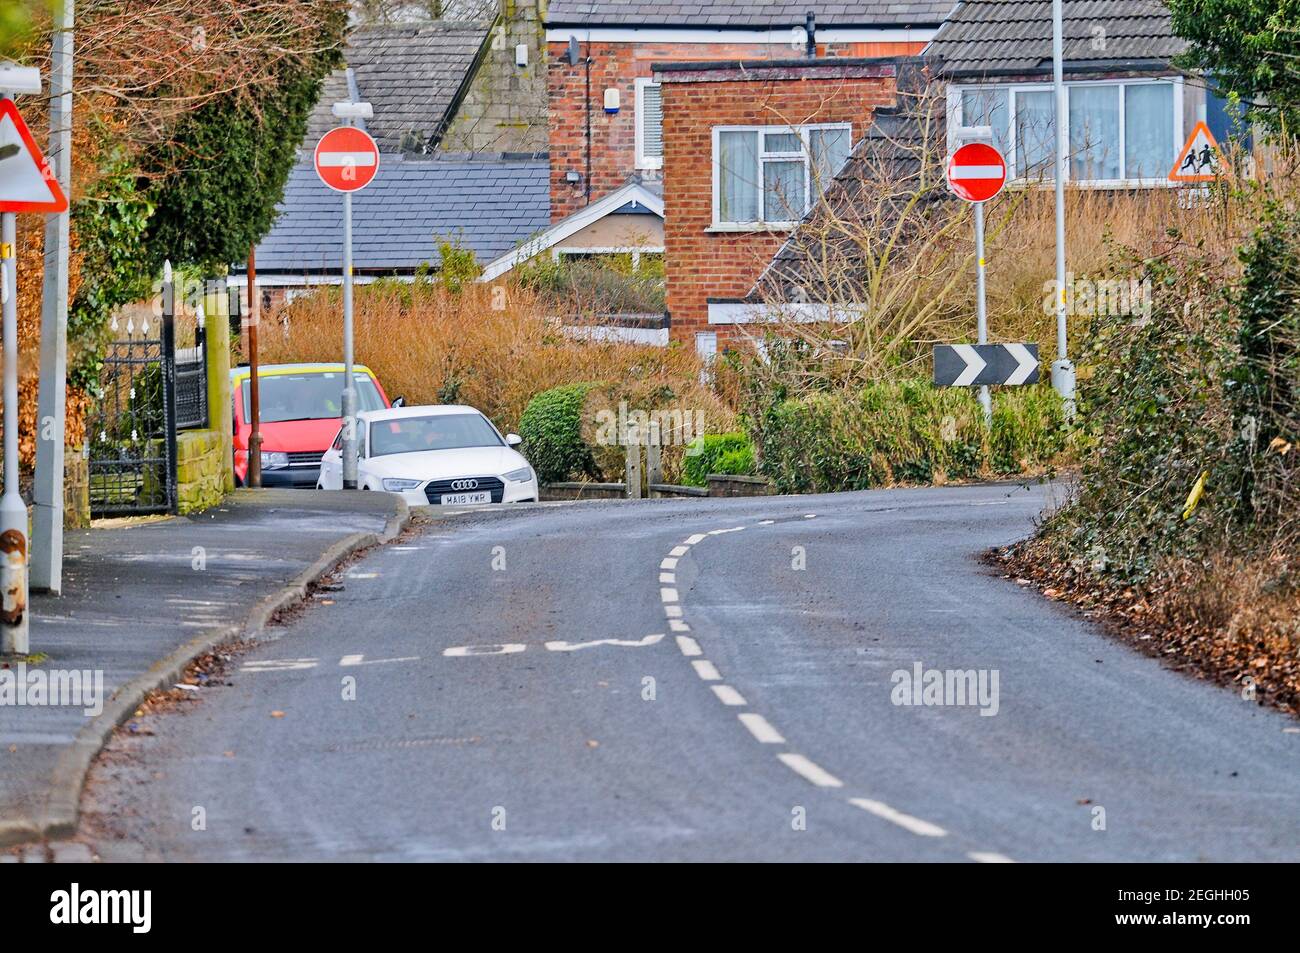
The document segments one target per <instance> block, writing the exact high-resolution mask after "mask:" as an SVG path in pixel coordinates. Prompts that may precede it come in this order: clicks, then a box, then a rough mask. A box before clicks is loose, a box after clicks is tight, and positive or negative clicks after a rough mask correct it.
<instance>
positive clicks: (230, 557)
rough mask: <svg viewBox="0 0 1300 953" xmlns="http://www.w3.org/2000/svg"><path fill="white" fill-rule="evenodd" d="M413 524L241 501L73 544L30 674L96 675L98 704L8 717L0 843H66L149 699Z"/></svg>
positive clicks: (39, 600)
mask: <svg viewBox="0 0 1300 953" xmlns="http://www.w3.org/2000/svg"><path fill="white" fill-rule="evenodd" d="M408 516H409V514H408V511H407V509H406V507H405V505H404V504H403V503H401V501H400V500H398V499H397V498H396V497H393V496H390V495H388V494H370V493H366V494H348V495H346V496H345V495H344V494H341V493H325V492H318V491H314V490H309V491H301V490H262V491H256V492H254V491H244V490H241V491H237V492H236V493H235V494H234V495H233V496H230V497H228V498H227V500H226V502H225V503H223V504H222V505H220V506H218V507H214V508H212V509H210V510H207V511H205V512H203V513H199V514H194V515H192V516H188V517H172V518H167V519H162V520H148V521H136V522H132V521H113V522H112V524H111V528H103V527H97V528H93V529H89V530H83V531H76V532H69V533H67V534H66V536H65V557H64V576H63V591H64V593H65V594H64V595H62V596H57V597H56V596H50V595H48V594H47V595H41V594H36V595H34V597H33V601H32V619H31V648H32V652H33V654H34V655H35V656H36V660H35V661H33V662H31V663H30V664H28V665H27V668H28V671H29V677H30V673H31V672H35V671H38V670H39V671H43V672H46V673H50V672H56V671H62V672H70V671H84V672H89V673H92V674H91V676H90V677H89V678H87V679H86V680H85V684H86V685H87V686H88V687H91V686H95V684H96V679H102V681H101V682H100V683H99V684H100V685H102V696H101V697H100V699H99V700H102V705H99V704H90V705H80V704H79V705H67V704H64V705H52V704H46V705H40V706H35V705H24V706H21V707H15V706H11V705H6V706H4V707H0V845H3V844H6V843H15V842H21V841H24V840H28V839H31V838H33V837H39V836H48V835H59V834H67V833H71V831H72V830H73V829H74V827H75V821H76V807H77V803H78V800H79V797H80V793H81V786H82V781H83V779H84V774H85V770H86V768H87V767H88V765H89V761H90V759H91V758H92V757H93V756H94V754H95V753H96V752H97V751H98V749H99V746H100V742H101V741H102V739H103V738H104V737H105V736H106V735H107V734H108V732H109V731H111V729H112V728H113V727H114V726H115V725H116V724H117V723H119V722H120V721H122V720H123V719H125V718H126V717H129V716H130V715H131V714H132V712H133V711H134V709H135V706H136V704H137V703H138V702H139V700H140V698H141V697H143V695H144V693H145V692H147V691H148V690H151V689H153V688H156V687H158V686H160V685H168V684H171V683H173V682H175V681H176V680H177V678H178V676H179V674H180V672H181V671H183V669H184V666H185V664H186V663H187V662H188V661H189V660H190V659H191V658H193V657H194V656H195V655H197V654H199V653H200V652H201V651H204V650H206V649H207V648H210V647H212V646H214V645H216V644H218V643H220V642H222V641H225V640H228V639H231V638H235V637H238V636H240V635H242V634H245V633H246V632H253V631H256V630H257V629H258V628H259V627H260V626H261V625H263V624H265V622H266V620H267V619H268V618H269V617H270V615H271V614H272V613H273V612H274V611H275V610H276V609H277V608H279V607H280V606H281V605H284V604H288V603H291V602H292V601H293V600H294V599H296V598H299V597H301V596H302V595H303V594H304V588H305V584H306V583H307V582H308V581H309V580H312V579H314V578H315V577H318V576H320V575H322V574H323V573H324V572H326V571H327V570H328V569H329V568H332V567H333V566H334V565H335V564H337V563H338V562H339V561H340V560H341V559H343V558H345V557H346V556H347V555H348V554H350V553H352V552H353V551H355V550H357V549H358V548H362V547H364V546H366V545H368V544H371V543H374V542H376V541H378V540H379V539H381V538H383V537H384V536H386V535H387V536H391V535H395V534H396V532H397V530H398V528H399V526H400V525H402V523H403V522H404V521H405V520H406V519H407V518H408ZM0 664H8V665H9V666H11V667H13V670H14V671H17V669H16V662H15V660H13V659H9V660H6V662H4V663H0ZM91 694H93V690H92V692H91ZM81 701H88V699H86V698H84V697H83V698H82V699H81ZM96 709H102V710H96ZM72 855H76V856H80V855H81V851H77V850H71V852H70V854H69V856H72Z"/></svg>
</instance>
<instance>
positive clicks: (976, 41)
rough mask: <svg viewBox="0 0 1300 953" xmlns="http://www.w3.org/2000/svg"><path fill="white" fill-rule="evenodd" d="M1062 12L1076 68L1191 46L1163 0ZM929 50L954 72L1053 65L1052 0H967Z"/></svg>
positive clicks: (1091, 3) (1096, 0)
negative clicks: (1179, 32)
mask: <svg viewBox="0 0 1300 953" xmlns="http://www.w3.org/2000/svg"><path fill="white" fill-rule="evenodd" d="M1062 19H1063V30H1064V37H1065V50H1064V52H1065V66H1066V69H1069V70H1079V69H1083V70H1087V69H1090V68H1095V69H1099V70H1100V69H1106V68H1108V67H1109V68H1113V67H1115V66H1116V65H1117V64H1129V63H1159V64H1166V63H1168V61H1169V60H1170V59H1171V58H1172V57H1173V56H1175V55H1176V54H1178V53H1181V52H1182V51H1183V50H1184V49H1185V48H1186V46H1187V44H1186V42H1185V41H1184V40H1182V39H1180V38H1178V37H1176V36H1174V33H1173V29H1172V27H1171V26H1170V20H1169V10H1168V9H1167V8H1166V7H1165V6H1164V4H1162V3H1160V2H1159V0H1064V6H1063V10H1062ZM1099 41H1100V42H1104V44H1105V47H1104V49H1100V50H1099V49H1095V47H1096V46H1097V45H1098V42H1099ZM924 55H926V56H933V57H938V58H940V59H941V60H942V63H943V70H944V72H945V73H947V74H948V75H952V76H961V75H1009V74H1032V73H1039V72H1050V71H1051V67H1052V3H1051V0H962V2H961V3H960V4H958V5H957V8H956V9H955V10H953V12H952V14H951V15H950V16H949V17H948V19H947V22H945V23H944V25H943V26H942V27H940V29H939V32H938V33H937V34H936V35H935V37H934V39H933V40H931V41H930V45H929V46H928V47H926V49H925V52H924Z"/></svg>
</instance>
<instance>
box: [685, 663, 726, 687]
mask: <svg viewBox="0 0 1300 953" xmlns="http://www.w3.org/2000/svg"><path fill="white" fill-rule="evenodd" d="M691 667H692V668H694V669H695V674H696V675H698V676H700V678H702V679H704V681H706V682H720V681H722V676H721V675H720V674H719V673H718V670H717V668H715V667H714V665H713V663H712V662H710V661H709V660H708V659H696V660H695V661H694V662H692V663H691Z"/></svg>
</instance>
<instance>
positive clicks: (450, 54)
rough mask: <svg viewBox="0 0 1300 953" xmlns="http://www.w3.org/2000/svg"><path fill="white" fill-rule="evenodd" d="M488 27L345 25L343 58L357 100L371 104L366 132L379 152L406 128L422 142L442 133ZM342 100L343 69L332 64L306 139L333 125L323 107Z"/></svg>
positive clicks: (395, 147)
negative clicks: (349, 30)
mask: <svg viewBox="0 0 1300 953" xmlns="http://www.w3.org/2000/svg"><path fill="white" fill-rule="evenodd" d="M490 28H491V23H489V22H487V21H476V22H468V23H452V22H438V23H426V24H418V25H404V26H373V27H359V28H357V29H355V30H353V31H352V34H351V35H350V36H349V38H348V47H347V50H346V53H345V60H346V62H347V65H348V66H350V67H352V69H353V72H354V73H355V75H356V80H357V86H358V87H359V89H360V93H361V99H362V100H363V101H364V102H368V103H370V104H371V105H372V106H374V108H375V116H374V118H373V119H370V120H367V122H366V131H367V132H369V133H370V134H371V135H372V136H374V137H375V140H376V141H377V142H378V143H379V149H380V151H381V152H398V151H400V147H401V143H402V136H403V135H404V134H405V133H407V132H408V131H410V130H415V131H416V132H417V133H418V134H419V136H420V138H422V139H423V140H425V141H426V142H427V141H428V139H429V137H430V136H433V135H435V134H438V133H440V132H441V131H442V125H443V123H444V122H445V121H450V119H451V116H449V115H448V113H449V111H450V109H451V107H452V105H453V103H454V102H455V100H456V94H457V92H458V91H459V90H460V87H461V84H462V83H463V82H464V81H465V77H466V76H467V75H468V73H469V72H470V68H471V67H472V66H473V65H474V61H475V60H476V59H477V57H478V55H479V51H480V50H481V49H482V48H483V44H484V42H485V41H486V39H487V36H488V32H489V30H490ZM350 98H351V97H350V96H349V95H348V84H347V79H346V74H345V72H344V71H343V70H336V71H335V72H334V73H333V74H331V75H330V76H329V77H328V78H327V79H326V80H325V85H324V88H323V89H322V92H321V97H320V101H319V102H318V103H317V104H316V108H315V110H313V112H312V115H311V118H310V119H309V121H308V125H307V138H306V142H307V143H309V144H313V143H315V142H316V140H317V139H319V138H320V137H321V135H323V134H324V133H325V132H326V131H327V130H329V129H332V128H333V127H334V126H337V125H338V121H337V120H336V119H335V118H334V117H333V115H331V113H330V107H332V106H333V105H334V103H336V102H340V101H344V100H348V99H350Z"/></svg>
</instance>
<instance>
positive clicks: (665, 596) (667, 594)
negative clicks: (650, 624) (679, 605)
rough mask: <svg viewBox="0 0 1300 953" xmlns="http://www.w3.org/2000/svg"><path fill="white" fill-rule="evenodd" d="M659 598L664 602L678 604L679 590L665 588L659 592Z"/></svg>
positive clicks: (669, 587)
mask: <svg viewBox="0 0 1300 953" xmlns="http://www.w3.org/2000/svg"><path fill="white" fill-rule="evenodd" d="M659 598H660V600H661V601H663V602H677V601H678V599H677V590H676V589H674V588H672V587H671V586H665V587H663V588H662V589H660V590H659Z"/></svg>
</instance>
